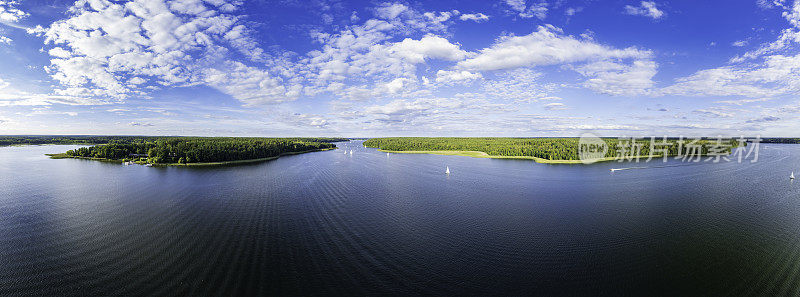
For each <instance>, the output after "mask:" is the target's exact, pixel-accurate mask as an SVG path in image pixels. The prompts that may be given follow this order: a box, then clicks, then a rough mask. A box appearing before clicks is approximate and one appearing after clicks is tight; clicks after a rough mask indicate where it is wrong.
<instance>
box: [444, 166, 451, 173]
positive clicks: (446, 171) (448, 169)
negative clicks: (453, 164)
mask: <svg viewBox="0 0 800 297" xmlns="http://www.w3.org/2000/svg"><path fill="white" fill-rule="evenodd" d="M444 174H450V167H449V166H448V167H447V170H445V171H444Z"/></svg>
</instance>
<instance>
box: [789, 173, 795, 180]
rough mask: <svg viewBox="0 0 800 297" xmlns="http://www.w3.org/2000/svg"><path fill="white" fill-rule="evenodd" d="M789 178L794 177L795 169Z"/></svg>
mask: <svg viewBox="0 0 800 297" xmlns="http://www.w3.org/2000/svg"><path fill="white" fill-rule="evenodd" d="M789 179H794V171H792V174H791V175H789Z"/></svg>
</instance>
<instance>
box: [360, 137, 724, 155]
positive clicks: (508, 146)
mask: <svg viewBox="0 0 800 297" xmlns="http://www.w3.org/2000/svg"><path fill="white" fill-rule="evenodd" d="M579 140H580V139H579V138H500V137H479V138H478V137H464V138H458V137H390V138H372V139H369V140H367V141H365V142H364V146H366V147H372V148H379V149H383V150H389V151H479V152H484V153H487V154H489V155H492V156H529V157H537V158H542V159H548V160H580V155H579V154H580V148H579ZM630 140H631V139H630V138H604V139H603V141H604V142H605V143H606V145H607V147H608V150H607V151H606V154H605V157H617V156H618V155H620V154H623V155H631V156H647V155H649V154H650V146H651V143H650V142H651V141H650V138H644V139H642V138H637V139H635V140H634V141H633V143H635V145H632V143H631V141H630ZM721 144H722V147H721V149H722V151H723V152H730V151H731V148H733V147H736V146H738V141H737V140H735V139H723V140H722V141H721ZM653 145H654V148H655V150H654V155H662V152H663V151H667V152H668V153H667V154H668V155H679V154H684V155H685V154H686V152H687V150H688V148H689V147H696V148H697V151H698V152H699V154H702V155H707V154H709V151H712V152H713V151H715V148H714V147H715V146H717V145H718V142H717V141H716V139H699V140H696V141H695V140H694V139H678V138H668V139H666V141H665V140H664V139H663V138H656V139H655V142H654V143H653ZM632 152H636V153H632Z"/></svg>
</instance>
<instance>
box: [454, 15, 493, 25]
mask: <svg viewBox="0 0 800 297" xmlns="http://www.w3.org/2000/svg"><path fill="white" fill-rule="evenodd" d="M458 18H459V19H460V20H462V21H474V22H476V23H480V22H485V21H488V20H489V16H488V15H485V14H483V13H465V14H462V15H461V16H459V17H458Z"/></svg>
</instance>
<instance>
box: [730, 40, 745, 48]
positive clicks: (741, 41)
mask: <svg viewBox="0 0 800 297" xmlns="http://www.w3.org/2000/svg"><path fill="white" fill-rule="evenodd" d="M748 43H749V42H748V41H747V40H737V41H734V42H733V43H731V45H732V46H736V47H743V46H746V45H747V44H748Z"/></svg>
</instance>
